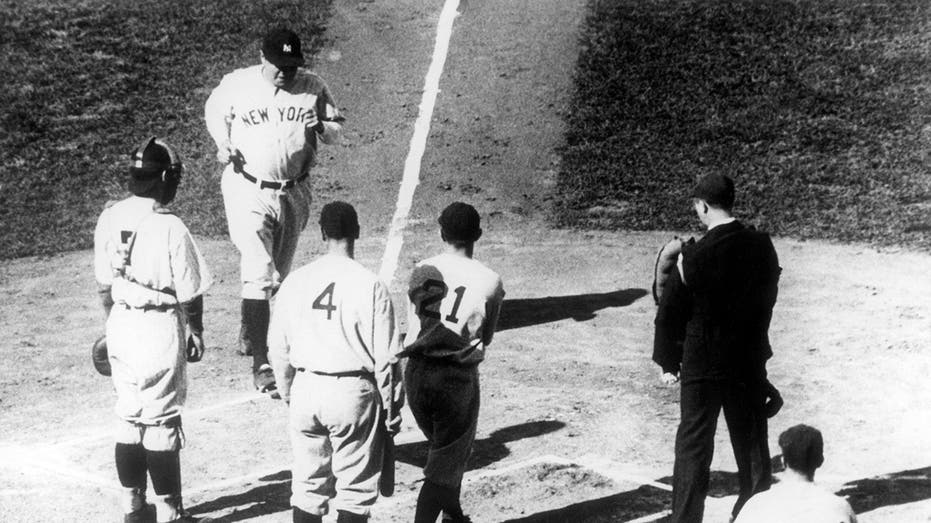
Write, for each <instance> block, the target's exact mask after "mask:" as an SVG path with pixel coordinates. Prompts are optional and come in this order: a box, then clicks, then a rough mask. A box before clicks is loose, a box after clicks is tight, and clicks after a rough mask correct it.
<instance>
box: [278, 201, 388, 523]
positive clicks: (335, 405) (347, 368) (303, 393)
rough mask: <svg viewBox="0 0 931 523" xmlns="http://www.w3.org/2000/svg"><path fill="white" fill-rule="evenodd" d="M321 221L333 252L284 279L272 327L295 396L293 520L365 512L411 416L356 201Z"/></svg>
mask: <svg viewBox="0 0 931 523" xmlns="http://www.w3.org/2000/svg"><path fill="white" fill-rule="evenodd" d="M320 229H321V232H322V233H323V240H324V241H325V242H326V244H327V248H328V253H327V254H326V255H324V256H322V257H320V258H319V259H317V260H316V261H314V262H312V263H310V264H309V265H306V266H304V267H302V268H300V269H298V270H296V271H294V273H293V274H291V275H290V276H288V278H287V279H286V280H285V281H284V283H283V284H282V285H281V288H280V290H279V292H278V294H277V296H276V298H275V310H274V314H273V316H272V321H271V329H270V334H269V356H270V359H271V362H272V366H273V368H274V372H275V375H276V377H277V378H278V386H279V392H280V394H281V397H282V399H284V400H285V401H287V402H289V405H290V427H289V431H290V436H291V446H292V450H293V453H294V466H293V467H292V470H291V474H292V480H291V492H292V495H291V505H292V506H293V507H294V510H293V520H294V521H295V522H296V523H308V522H318V523H319V522H321V521H322V516H324V515H326V514H328V513H330V512H332V511H333V510H335V511H336V512H337V519H336V521H337V522H338V523H355V522H365V521H368V518H369V511H370V509H371V506H372V504H374V503H375V500H376V499H377V498H378V489H379V479H380V474H381V468H382V457H383V456H382V454H383V451H384V448H385V442H386V441H387V438H389V437H391V436H392V435H394V434H396V433H397V432H398V430H400V426H401V414H400V410H401V407H402V405H403V398H404V397H403V390H404V389H403V385H402V384H401V379H400V370H399V365H398V358H397V356H398V353H399V352H400V340H399V338H398V336H397V333H396V330H395V317H394V309H393V307H392V305H391V298H390V296H389V294H388V289H387V287H386V286H385V284H384V283H382V282H381V281H379V280H378V277H377V276H376V275H375V274H374V273H372V272H371V271H369V270H368V269H366V268H365V267H363V266H362V264H360V263H359V262H357V261H355V260H354V258H353V257H354V248H355V240H356V239H357V238H358V237H359V222H358V217H357V215H356V211H355V209H353V207H352V206H351V205H349V204H348V203H345V202H332V203H328V204H327V205H325V206H324V207H323V210H322V211H321V213H320ZM334 482H335V483H334ZM334 485H335V496H334Z"/></svg>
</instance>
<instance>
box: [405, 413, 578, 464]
mask: <svg viewBox="0 0 931 523" xmlns="http://www.w3.org/2000/svg"><path fill="white" fill-rule="evenodd" d="M565 426H566V424H565V423H563V422H561V421H555V420H542V421H531V422H527V423H521V424H519V425H513V426H510V427H505V428H503V429H498V430H496V431H494V432H492V433H491V434H489V435H488V437H487V438H482V439H477V440H475V443H474V444H473V446H472V455H471V456H470V457H469V463H468V467H467V470H476V469H481V468H484V467H487V466H488V465H491V464H492V463H495V462H496V461H500V460H502V459H504V458H506V457H507V456H509V455H510V454H511V451H510V450H509V449H508V447H507V443H510V442H512V441H518V440H522V439H526V438H535V437H538V436H542V435H544V434H548V433H550V432H554V431H557V430H559V429H561V428H563V427H565ZM428 448H429V444H428V443H427V442H426V441H420V442H417V443H407V444H404V445H398V447H397V448H396V449H395V459H397V461H400V462H402V463H407V464H408V465H413V466H415V467H419V468H423V466H424V465H425V464H426V463H427V449H428Z"/></svg>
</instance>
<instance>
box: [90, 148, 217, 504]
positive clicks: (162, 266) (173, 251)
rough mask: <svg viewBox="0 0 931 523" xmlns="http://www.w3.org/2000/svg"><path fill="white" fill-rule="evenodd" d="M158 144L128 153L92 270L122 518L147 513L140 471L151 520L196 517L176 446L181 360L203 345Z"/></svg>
mask: <svg viewBox="0 0 931 523" xmlns="http://www.w3.org/2000/svg"><path fill="white" fill-rule="evenodd" d="M181 169H182V165H181V161H180V160H179V159H178V157H177V155H176V154H175V153H174V151H173V150H172V149H171V147H169V146H168V145H167V144H165V143H164V142H162V141H161V140H158V139H156V138H150V139H148V140H146V141H145V142H144V143H143V144H142V145H140V146H139V148H138V149H136V151H135V152H134V153H133V159H132V163H131V165H130V167H129V173H130V181H129V190H130V192H132V193H133V196H131V197H129V198H126V199H125V200H122V201H119V202H117V203H115V204H113V205H111V206H109V207H108V208H106V209H105V210H104V211H103V213H101V215H100V218H99V219H98V221H97V227H96V230H95V231H94V272H95V276H96V279H97V283H98V289H99V292H100V296H101V299H102V301H103V304H104V308H105V310H106V313H107V326H106V333H107V351H108V354H109V362H110V368H111V372H112V378H113V386H114V388H115V389H116V396H117V400H116V414H117V416H118V417H119V421H118V423H117V428H116V451H115V460H116V470H117V474H118V475H119V479H120V483H121V484H122V485H123V487H124V488H125V496H124V498H123V510H124V513H125V514H126V516H125V521H127V522H132V521H150V520H151V519H150V518H151V510H150V506H149V505H148V504H147V502H146V473H147V472H148V474H149V475H151V477H152V486H153V488H154V490H155V496H156V497H155V500H154V501H155V503H154V506H155V511H156V517H157V520H158V521H159V522H163V521H196V520H195V519H193V518H192V517H190V516H188V515H186V514H185V513H184V509H183V506H182V500H181V468H180V461H179V451H180V450H181V447H182V446H183V445H184V434H183V433H182V431H181V410H182V407H183V405H184V401H185V397H186V396H187V376H186V366H187V362H188V361H199V360H200V358H201V356H202V355H203V351H204V341H203V337H202V336H203V334H202V333H203V330H204V326H203V298H202V296H203V293H204V292H205V291H206V290H207V288H208V287H209V286H210V283H211V282H210V276H209V273H208V271H207V265H206V263H205V262H204V258H203V256H202V255H201V253H200V251H198V249H197V246H196V245H195V244H194V240H193V238H192V237H191V234H190V232H188V229H187V227H185V226H184V223H182V222H181V219H179V218H178V217H177V216H175V215H174V214H171V213H170V212H169V211H168V210H166V209H165V207H164V206H165V205H166V204H168V203H169V202H170V201H171V200H172V199H173V198H174V196H175V192H176V190H177V187H178V184H179V183H180V180H181Z"/></svg>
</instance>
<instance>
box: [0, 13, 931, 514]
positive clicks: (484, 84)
mask: <svg viewBox="0 0 931 523" xmlns="http://www.w3.org/2000/svg"><path fill="white" fill-rule="evenodd" d="M439 8H440V6H439V5H436V6H434V5H431V6H429V7H424V6H423V5H422V2H417V1H415V0H399V1H397V2H372V1H359V0H340V1H337V2H336V10H335V16H334V19H333V20H332V23H331V25H330V27H329V28H328V33H329V34H328V36H329V37H330V39H331V45H330V47H328V48H327V49H325V50H324V52H323V54H322V55H321V57H320V61H319V67H318V68H319V69H320V70H321V73H322V75H323V76H324V78H327V79H328V80H329V82H330V86H331V87H332V89H333V91H334V93H335V94H336V96H337V98H338V100H339V103H340V105H341V107H344V108H345V113H346V116H347V118H348V125H347V139H346V143H345V144H344V145H343V146H342V147H339V148H330V149H324V155H323V158H322V160H323V162H322V163H323V166H322V167H321V168H320V170H319V172H318V174H319V177H318V180H317V184H316V191H315V194H316V195H317V201H316V202H315V204H314V205H315V209H319V206H321V205H322V204H323V203H325V202H326V201H329V200H332V199H334V198H340V199H347V200H349V201H351V202H352V203H354V204H356V206H357V207H358V208H359V210H360V214H361V218H362V222H363V223H362V227H363V230H362V235H363V240H362V241H361V243H360V245H359V246H358V247H357V252H358V258H359V259H360V261H361V262H362V263H364V264H365V265H366V266H368V267H370V268H372V269H374V270H377V268H378V267H379V264H380V262H381V256H382V252H383V250H384V237H385V233H386V232H387V230H388V225H389V223H390V218H391V216H392V213H393V212H394V203H395V194H396V192H397V183H398V181H399V179H400V173H401V171H402V166H403V162H404V157H405V154H406V153H407V143H408V141H409V139H410V136H411V129H410V125H411V123H412V121H413V120H414V118H415V117H416V115H417V106H418V103H419V101H420V88H421V85H422V82H423V75H424V73H425V72H426V69H427V65H428V63H429V60H430V53H431V52H432V47H433V38H434V31H435V27H436V22H437V16H438V14H439ZM583 9H584V2H582V1H580V0H577V1H574V2H560V1H558V0H533V1H531V0H524V1H513V2H488V1H480V0H473V1H471V2H469V3H468V4H467V5H464V6H463V10H462V11H463V12H462V14H461V16H460V17H459V18H458V19H457V20H456V22H455V29H454V33H453V37H452V42H451V47H450V54H449V57H448V60H447V64H446V70H445V72H444V76H443V78H442V80H441V84H440V87H441V89H442V91H441V93H440V96H439V98H438V100H437V109H436V112H435V114H434V118H433V127H432V132H431V134H430V139H429V141H428V149H427V154H426V156H425V157H424V159H423V169H422V175H421V184H420V186H419V187H418V190H417V193H416V197H415V205H414V208H413V212H412V215H411V218H410V221H409V223H408V227H407V229H406V235H405V244H404V249H403V251H402V255H401V260H400V264H399V270H398V273H397V274H396V276H395V278H394V280H393V281H392V282H391V287H392V290H393V292H394V294H395V298H396V303H397V304H398V305H399V306H400V304H401V303H403V301H402V298H403V294H402V293H403V288H404V281H405V279H406V278H407V276H408V274H409V272H410V269H411V267H412V265H413V263H414V262H416V261H417V260H420V259H423V258H424V257H426V256H429V255H430V254H432V253H434V252H435V251H437V249H439V248H440V245H439V235H438V233H437V231H436V227H435V216H436V215H437V213H438V210H439V209H440V208H442V207H443V206H444V205H445V204H446V203H448V202H450V201H452V200H455V199H462V200H465V201H469V202H471V203H473V204H475V205H476V207H478V208H479V210H480V211H481V212H482V214H483V216H485V217H486V220H485V222H484V224H483V227H484V229H485V237H484V238H483V239H482V240H481V241H480V243H479V245H478V246H477V252H476V257H477V258H479V259H481V260H483V261H485V262H487V263H488V264H489V265H490V266H491V267H494V268H496V269H497V270H498V271H499V272H500V273H501V275H502V277H503V279H504V282H505V288H506V290H507V293H508V294H507V297H506V301H505V305H504V310H503V313H502V319H501V326H500V331H499V333H498V334H497V335H496V339H495V342H494V344H493V345H492V346H491V348H490V349H489V353H488V359H487V361H486V362H485V363H483V364H482V367H481V372H482V378H481V379H482V414H481V419H480V423H479V434H478V440H477V442H476V447H475V454H474V456H473V458H472V461H471V463H470V467H469V469H470V470H469V472H468V473H467V475H466V482H465V485H464V489H463V500H464V507H465V509H466V510H467V512H469V513H470V514H471V515H472V517H473V520H474V521H476V522H498V521H537V522H540V521H573V522H574V521H585V522H608V521H632V520H637V519H638V518H642V519H640V520H641V521H646V520H649V519H650V518H651V517H652V516H653V515H656V514H660V513H661V512H662V511H663V510H664V509H665V508H666V507H667V505H668V500H669V489H668V486H667V484H668V482H669V476H670V475H671V470H672V467H671V464H672V457H673V456H672V444H673V438H674V433H675V429H676V424H677V421H678V398H677V389H676V388H675V387H663V386H660V385H659V383H658V379H657V378H658V374H657V369H656V367H655V365H653V364H652V363H651V362H650V359H649V357H650V350H651V343H652V320H653V314H654V311H655V308H654V305H653V302H652V298H651V297H650V296H649V294H648V290H649V287H650V283H651V270H652V264H653V257H654V255H655V252H656V249H657V247H658V246H659V245H661V244H662V243H663V242H664V241H665V240H666V239H668V238H669V237H670V236H671V235H672V234H673V232H655V233H608V232H578V231H566V230H551V229H549V228H548V227H547V226H546V225H545V222H544V219H543V218H544V214H545V213H544V209H545V204H546V198H547V193H548V190H549V189H550V188H551V187H552V184H553V182H554V176H555V171H556V169H555V167H556V166H557V165H558V155H557V154H556V153H555V148H556V147H557V146H558V145H559V140H560V136H561V134H560V133H561V117H560V113H561V112H562V111H565V110H566V109H565V106H564V102H565V101H566V99H567V92H568V89H570V85H571V74H572V68H573V60H574V57H575V56H576V48H575V45H576V41H575V34H574V30H573V28H574V27H575V26H576V25H577V23H578V21H579V20H580V17H581V16H582V13H583ZM203 154H205V155H209V154H212V151H203ZM205 175H210V173H205ZM181 190H182V191H183V190H184V189H183V187H182V189H181ZM217 190H219V188H217ZM682 232H686V233H689V234H694V232H689V231H680V233H682ZM201 244H202V247H203V250H204V251H205V255H206V257H207V259H208V261H209V262H210V264H211V266H212V268H213V269H214V272H215V274H216V276H217V283H216V285H215V287H214V288H213V289H212V290H211V291H210V293H209V295H208V296H207V297H206V309H207V310H206V317H205V323H206V326H207V332H206V337H207V343H208V346H210V347H212V348H211V349H210V351H209V353H208V354H207V355H206V357H205V358H204V361H203V362H202V363H199V364H196V365H192V366H191V367H190V375H191V390H190V394H189V401H188V412H187V414H186V416H185V432H186V433H187V436H188V446H187V448H186V449H185V450H184V451H183V453H182V469H183V480H184V488H185V490H186V498H187V506H188V508H189V509H191V510H193V511H194V512H195V513H197V514H210V515H212V516H217V517H220V518H221V520H222V521H264V522H284V521H290V513H289V512H288V508H289V502H288V496H289V478H290V475H289V461H290V458H289V453H290V447H289V444H288V441H287V437H286V435H285V432H284V426H285V423H286V421H285V407H284V405H282V404H281V403H280V402H274V401H271V400H269V399H268V398H265V397H261V396H259V395H257V394H255V393H252V392H251V391H250V382H251V376H250V375H249V372H248V367H249V362H247V361H246V360H245V359H244V358H241V357H239V356H237V355H236V353H235V347H236V340H235V338H236V333H237V332H238V308H239V302H238V293H239V289H238V261H237V259H236V256H235V255H234V250H233V247H232V245H231V244H230V243H229V242H227V241H206V240H205V241H203V242H201ZM776 248H777V250H778V252H779V255H780V261H781V264H782V266H783V267H784V273H783V280H782V284H781V288H780V298H779V302H778V304H777V306H776V310H775V314H774V320H773V328H772V333H771V338H772V340H773V344H774V350H775V352H776V355H775V357H774V358H773V360H772V362H771V364H770V367H769V368H770V377H771V379H772V381H773V382H774V383H775V384H776V385H777V386H779V387H780V389H781V390H782V391H783V395H784V397H785V399H786V406H785V408H784V409H783V411H782V412H781V413H780V414H779V416H778V417H776V418H775V419H774V420H773V423H772V426H771V429H770V445H771V448H772V449H774V453H776V449H777V447H776V443H775V440H776V436H777V435H778V434H779V432H780V431H781V430H783V429H785V428H786V427H788V426H791V425H794V424H796V423H799V422H805V423H809V424H811V425H814V426H816V427H818V428H820V429H821V430H822V431H823V433H824V435H825V439H826V447H827V448H826V463H825V466H824V467H823V469H821V471H820V472H819V478H818V479H819V480H820V482H822V483H823V484H825V485H826V486H828V487H829V488H832V489H834V490H835V491H841V490H842V491H843V492H844V494H846V495H848V496H849V497H850V500H851V503H852V504H853V505H854V507H855V508H856V509H857V511H858V513H859V514H860V518H861V521H865V522H890V523H891V522H901V521H928V520H931V443H929V441H931V439H929V437H928V436H931V409H929V408H928V406H929V405H931V384H929V382H928V379H927V376H929V375H931V358H928V356H927V355H928V351H929V350H931V296H929V293H928V289H931V273H929V271H928V268H929V267H931V257H929V256H928V255H924V254H918V253H910V252H906V251H882V252H880V251H877V250H874V249H870V248H866V247H862V246H843V245H833V244H824V243H816V242H797V241H791V240H785V239H777V240H776ZM321 252H322V246H321V244H320V242H319V237H318V235H317V234H316V232H315V231H314V230H312V228H311V229H309V230H308V231H307V232H306V233H305V235H304V237H303V238H302V243H301V244H300V247H299V251H298V253H297V263H298V264H301V263H305V262H306V261H309V260H310V259H312V258H313V257H314V256H316V255H318V254H320V253H321ZM92 274H93V273H92V270H91V254H90V253H89V252H86V251H83V252H74V253H67V254H63V255H56V256H52V257H45V258H26V259H19V260H13V261H11V262H9V263H6V264H4V266H3V267H0V296H3V297H4V299H3V301H2V305H0V324H2V325H3V331H4V334H5V336H4V342H5V343H4V344H3V345H2V346H0V352H2V356H3V358H4V361H6V362H7V365H5V366H4V367H3V369H2V370H0V417H2V423H0V520H2V521H9V522H20V521H22V522H26V521H117V520H119V517H120V516H119V513H118V509H117V508H116V502H115V499H116V497H115V492H116V491H115V490H114V489H115V486H116V485H117V481H116V474H115V471H114V469H113V465H112V443H111V440H110V437H109V434H108V429H109V425H110V423H111V422H112V414H111V408H112V403H113V396H112V391H111V386H110V384H109V382H108V381H107V380H106V379H103V378H101V377H99V376H97V375H96V374H94V371H93V368H92V366H91V365H90V362H89V358H88V357H87V352H88V350H89V347H90V344H91V343H92V341H93V340H94V339H96V337H97V336H98V335H99V334H101V333H102V331H103V321H102V313H101V312H100V310H99V306H98V304H97V302H96V295H95V292H94V283H93V276H92ZM398 441H399V447H398V459H399V463H398V472H397V479H398V483H399V484H398V488H397V493H396V495H395V496H394V497H393V498H390V499H386V500H381V501H380V502H379V504H378V505H376V508H375V511H374V514H375V518H373V520H374V521H392V522H404V521H410V520H411V519H412V514H413V506H414V502H415V499H416V492H417V490H418V489H419V485H420V483H419V480H420V478H421V476H420V472H419V466H421V465H422V463H423V457H424V446H423V443H422V437H421V436H420V434H419V432H418V431H417V429H416V428H415V427H414V426H413V421H412V419H411V417H410V416H407V417H406V419H405V424H404V430H403V431H402V433H401V435H399V439H398ZM716 442H717V447H716V448H717V449H718V452H717V453H716V455H715V460H714V462H713V464H712V469H713V471H714V473H713V481H712V496H713V497H712V498H710V500H709V504H708V511H707V518H706V520H707V521H714V522H719V521H720V522H723V521H726V516H727V514H728V512H729V508H730V504H731V503H732V501H733V496H734V494H735V493H736V488H735V481H734V472H735V470H736V467H735V465H734V463H733V458H732V456H731V455H730V452H729V444H728V440H727V434H726V431H725V430H723V429H722V430H720V431H719V433H718V436H717V440H716Z"/></svg>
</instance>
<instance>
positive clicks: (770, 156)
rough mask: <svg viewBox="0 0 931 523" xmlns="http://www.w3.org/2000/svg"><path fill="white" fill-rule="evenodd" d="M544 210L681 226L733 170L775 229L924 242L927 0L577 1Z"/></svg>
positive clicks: (928, 144) (927, 225)
mask: <svg viewBox="0 0 931 523" xmlns="http://www.w3.org/2000/svg"><path fill="white" fill-rule="evenodd" d="M581 43H582V52H581V55H580V57H579V61H578V67H577V72H576V74H577V77H576V91H575V94H574V97H573V101H572V106H571V108H570V109H571V110H570V116H569V121H568V129H569V131H568V136H567V144H568V145H567V146H566V147H565V149H564V150H563V164H562V167H561V174H560V179H559V183H558V189H557V190H558V193H559V194H558V198H557V202H558V203H557V204H556V206H555V209H554V213H553V219H554V221H555V222H556V223H558V224H559V225H562V226H575V227H593V228H609V229H669V230H685V229H691V228H694V227H695V224H696V222H695V219H694V217H693V216H692V213H691V208H690V206H689V205H688V202H687V197H688V190H689V188H690V186H691V184H692V183H693V181H694V180H695V179H696V178H697V177H699V176H700V175H702V174H704V173H708V172H711V171H720V172H723V173H726V174H728V175H731V176H733V177H734V178H735V180H736V182H737V187H738V202H737V207H738V209H737V212H738V215H741V216H743V217H745V218H748V219H749V221H751V222H753V223H756V224H757V225H758V226H760V227H762V228H765V229H767V230H769V231H771V232H774V233H776V234H779V235H787V236H794V237H799V238H829V239H835V240H843V241H866V242H871V243H874V244H902V245H908V246H912V247H917V248H921V249H925V250H926V249H928V248H931V172H929V166H931V163H929V159H928V156H927V155H928V151H929V149H931V121H929V120H931V89H929V87H931V3H929V2H927V1H926V0H896V1H891V0H890V1H882V0H874V1H862V0H861V1H853V0H760V1H747V0H710V1H698V0H692V1H690V0H613V1H610V0H602V1H599V0H592V1H591V2H590V15H589V16H588V18H587V20H586V21H585V23H584V27H583V29H582V37H581Z"/></svg>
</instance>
